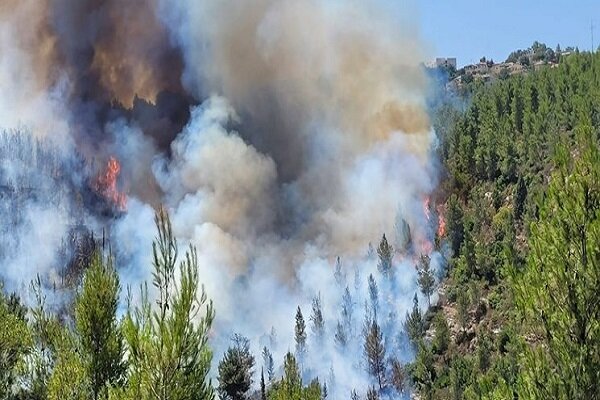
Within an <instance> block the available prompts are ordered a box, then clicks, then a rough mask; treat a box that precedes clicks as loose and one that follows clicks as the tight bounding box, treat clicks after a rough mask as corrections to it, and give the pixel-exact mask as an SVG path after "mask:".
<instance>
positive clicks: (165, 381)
mask: <svg viewBox="0 0 600 400" xmlns="http://www.w3.org/2000/svg"><path fill="white" fill-rule="evenodd" d="M155 223H156V226H157V229H158V236H157V238H156V240H155V242H154V243H153V246H152V248H153V267H154V271H153V285H154V286H155V288H156V291H157V293H158V295H157V302H156V306H154V307H153V306H152V304H151V302H150V300H149V299H148V291H147V288H145V289H144V287H143V288H142V300H141V305H140V306H138V307H135V308H134V307H131V306H129V307H128V312H127V315H126V317H125V323H124V327H123V329H124V332H125V333H124V336H125V340H126V342H127V347H128V348H127V352H128V355H129V362H130V365H131V375H130V377H129V384H128V386H127V388H126V390H125V391H124V394H123V395H121V396H120V397H124V398H129V399H137V398H142V399H154V400H172V399H182V400H183V399H199V400H211V399H213V398H214V392H213V388H212V385H211V383H210V380H209V378H208V372H209V369H210V363H211V359H212V352H211V350H210V348H209V346H208V332H209V330H210V328H211V325H212V322H213V319H214V311H213V307H212V302H211V301H208V299H207V296H206V293H205V292H204V287H203V286H202V287H200V286H199V282H198V258H197V254H196V249H195V248H193V247H191V246H190V248H189V250H188V251H187V252H186V254H185V258H184V260H183V261H182V262H181V263H180V265H179V272H178V273H176V272H177V271H176V264H177V242H176V240H175V237H174V236H173V231H172V229H171V222H170V220H169V217H168V215H167V213H166V211H164V210H163V209H160V210H159V211H158V212H157V214H156V217H155ZM176 276H179V281H178V282H177V284H176V283H175V277H176Z"/></svg>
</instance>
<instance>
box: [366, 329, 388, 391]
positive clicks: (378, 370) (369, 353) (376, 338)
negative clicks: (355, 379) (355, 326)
mask: <svg viewBox="0 0 600 400" xmlns="http://www.w3.org/2000/svg"><path fill="white" fill-rule="evenodd" d="M364 354H365V359H366V362H367V372H369V374H371V376H373V377H374V378H375V379H376V380H377V383H378V384H379V389H382V388H383V383H384V380H385V361H384V360H385V346H384V345H383V333H382V332H381V328H380V327H379V325H378V324H377V322H376V321H373V322H372V323H371V328H370V329H369V331H368V332H367V335H366V337H365V344H364Z"/></svg>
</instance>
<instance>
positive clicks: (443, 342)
mask: <svg viewBox="0 0 600 400" xmlns="http://www.w3.org/2000/svg"><path fill="white" fill-rule="evenodd" d="M433 327H434V329H435V336H434V338H433V343H432V346H433V351H434V352H436V353H437V354H443V353H444V352H445V351H446V350H448V346H449V344H450V327H448V322H447V321H446V317H444V314H443V313H438V314H437V315H436V316H435V318H434V320H433Z"/></svg>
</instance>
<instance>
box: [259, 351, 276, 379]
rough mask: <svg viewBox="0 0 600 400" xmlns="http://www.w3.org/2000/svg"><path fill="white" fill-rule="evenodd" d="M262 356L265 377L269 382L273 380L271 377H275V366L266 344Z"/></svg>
mask: <svg viewBox="0 0 600 400" xmlns="http://www.w3.org/2000/svg"><path fill="white" fill-rule="evenodd" d="M262 357H263V365H264V368H265V369H266V370H267V378H268V379H269V382H271V381H273V378H275V367H274V363H273V354H271V352H270V351H269V349H268V348H267V346H265V347H263V350H262Z"/></svg>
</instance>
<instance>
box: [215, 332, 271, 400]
mask: <svg viewBox="0 0 600 400" xmlns="http://www.w3.org/2000/svg"><path fill="white" fill-rule="evenodd" d="M232 341H233V345H232V346H230V347H229V348H228V349H227V351H226V352H225V356H224V357H223V359H222V360H221V362H219V368H218V371H219V377H218V380H219V387H218V391H219V395H220V397H221V399H223V400H244V399H246V398H247V395H246V394H247V393H248V391H249V390H250V387H251V385H252V369H253V368H254V356H252V354H251V353H250V342H249V340H248V339H247V338H245V337H243V336H241V335H239V334H235V335H234V336H233V338H232ZM263 383H264V382H263Z"/></svg>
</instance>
